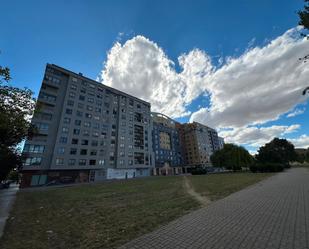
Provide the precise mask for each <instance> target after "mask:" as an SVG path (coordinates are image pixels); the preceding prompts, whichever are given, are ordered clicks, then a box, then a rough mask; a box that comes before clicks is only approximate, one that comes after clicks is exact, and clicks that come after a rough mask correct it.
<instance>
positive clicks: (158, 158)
mask: <svg viewBox="0 0 309 249" xmlns="http://www.w3.org/2000/svg"><path fill="white" fill-rule="evenodd" d="M151 117H152V125H153V131H152V146H153V151H154V161H155V167H156V170H155V172H154V175H172V174H181V173H182V166H183V161H182V156H181V148H180V141H179V132H178V129H176V122H175V121H174V120H172V119H171V118H169V117H167V116H166V115H164V114H161V113H156V112H152V113H151Z"/></svg>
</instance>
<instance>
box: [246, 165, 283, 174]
mask: <svg viewBox="0 0 309 249" xmlns="http://www.w3.org/2000/svg"><path fill="white" fill-rule="evenodd" d="M284 168H286V165H283V164H280V163H255V164H253V165H251V166H250V171H252V172H253V173H256V172H260V173H264V172H281V171H283V170H284Z"/></svg>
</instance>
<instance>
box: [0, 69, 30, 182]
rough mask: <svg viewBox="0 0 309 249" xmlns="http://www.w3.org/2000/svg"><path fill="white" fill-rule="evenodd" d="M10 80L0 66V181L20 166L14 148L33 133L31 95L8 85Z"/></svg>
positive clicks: (19, 159) (19, 156) (8, 72)
mask: <svg viewBox="0 0 309 249" xmlns="http://www.w3.org/2000/svg"><path fill="white" fill-rule="evenodd" d="M10 79H11V76H10V70H9V68H7V67H2V66H0V161H1V164H0V181H1V180H3V179H5V178H6V176H7V174H8V173H9V172H10V171H11V169H13V168H16V167H18V166H20V165H21V161H22V160H21V155H20V153H19V152H18V150H17V148H16V146H17V145H18V144H19V143H20V142H22V141H23V140H24V139H25V138H26V137H27V136H28V135H29V134H31V132H33V131H34V128H33V127H32V126H31V124H30V117H31V115H32V114H33V109H34V105H35V101H34V99H33V98H32V94H33V93H32V91H31V90H29V89H20V88H18V87H13V86H11V85H9V80H10ZM29 131H30V133H29Z"/></svg>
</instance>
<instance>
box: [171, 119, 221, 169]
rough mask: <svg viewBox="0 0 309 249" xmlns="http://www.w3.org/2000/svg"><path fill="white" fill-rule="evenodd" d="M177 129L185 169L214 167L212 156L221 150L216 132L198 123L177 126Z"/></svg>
mask: <svg viewBox="0 0 309 249" xmlns="http://www.w3.org/2000/svg"><path fill="white" fill-rule="evenodd" d="M176 127H177V129H178V130H179V136H180V144H181V148H182V149H181V151H182V158H183V160H184V165H185V167H186V168H187V169H188V168H189V169H190V168H195V167H209V166H212V165H211V161H210V156H211V155H212V154H213V153H214V152H215V151H216V150H219V149H220V144H219V139H218V133H217V132H216V130H214V129H212V128H210V127H208V126H206V125H202V124H200V123H197V122H193V123H186V124H177V125H176Z"/></svg>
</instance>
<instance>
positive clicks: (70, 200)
mask: <svg viewBox="0 0 309 249" xmlns="http://www.w3.org/2000/svg"><path fill="white" fill-rule="evenodd" d="M269 175H270V174H250V173H241V174H222V175H206V176H205V175H204V176H189V177H188V178H189V179H190V181H191V182H192V186H193V187H194V189H195V190H196V191H197V192H200V193H201V194H202V195H207V196H208V197H209V198H210V199H212V200H215V199H219V198H222V197H224V196H226V195H228V194H230V193H232V192H235V191H237V190H239V189H241V188H244V187H246V186H248V185H251V184H253V183H255V182H257V181H259V180H261V179H264V178H265V177H267V176H269ZM199 207H200V204H199V203H198V202H197V201H196V200H195V199H193V198H192V197H191V196H190V195H188V194H187V192H186V190H185V188H184V184H183V177H181V176H174V177H173V176H171V177H151V178H144V179H134V180H129V181H114V182H105V183H100V184H92V185H81V186H74V187H65V188H55V189H44V190H36V191H29V192H25V191H23V192H20V193H18V195H17V198H16V201H15V204H14V206H13V210H12V212H11V217H10V218H9V219H8V222H7V225H6V228H5V232H4V235H3V237H2V239H1V240H0V248H3V249H4V248H5V249H28V248H29V249H30V248H31V249H32V248H33V249H41V248H42V249H45V248H53V249H54V248H55V249H58V248H59V249H62V248H66V249H67V248H115V247H117V246H119V245H122V244H124V243H125V242H127V241H129V240H131V239H133V238H136V237H138V236H139V235H142V234H145V233H147V232H150V231H152V230H154V229H156V228H157V227H159V226H161V225H163V224H166V223H168V222H170V221H172V220H174V219H176V218H177V217H180V216H182V215H184V214H186V213H188V212H190V211H192V210H195V209H197V208H199Z"/></svg>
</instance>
